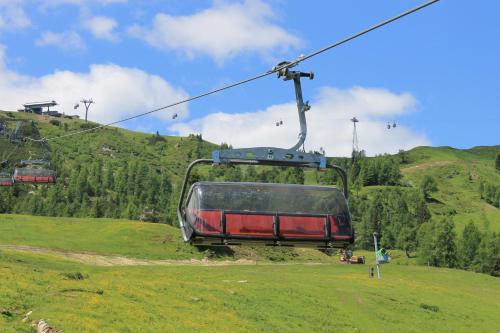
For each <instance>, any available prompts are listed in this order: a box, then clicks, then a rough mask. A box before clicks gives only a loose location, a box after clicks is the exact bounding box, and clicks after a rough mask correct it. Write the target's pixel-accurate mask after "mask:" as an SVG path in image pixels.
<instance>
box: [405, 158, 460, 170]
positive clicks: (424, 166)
mask: <svg viewBox="0 0 500 333" xmlns="http://www.w3.org/2000/svg"><path fill="white" fill-rule="evenodd" d="M448 164H452V161H430V162H424V163H420V164H417V165H413V166H410V167H406V168H404V167H403V168H401V171H402V172H412V171H416V170H420V169H429V168H434V167H438V166H443V165H448Z"/></svg>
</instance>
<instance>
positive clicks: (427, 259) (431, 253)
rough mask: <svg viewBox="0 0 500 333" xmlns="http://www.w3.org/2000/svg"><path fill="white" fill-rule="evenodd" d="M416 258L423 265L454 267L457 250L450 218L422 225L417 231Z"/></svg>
mask: <svg viewBox="0 0 500 333" xmlns="http://www.w3.org/2000/svg"><path fill="white" fill-rule="evenodd" d="M418 258H419V261H420V262H421V263H423V264H425V263H428V264H429V265H431V266H437V267H455V266H456V264H457V249H456V244H455V231H454V224H453V221H452V220H451V218H444V219H442V220H440V221H437V222H436V221H432V222H428V223H424V224H423V225H422V226H421V228H420V230H419V248H418Z"/></svg>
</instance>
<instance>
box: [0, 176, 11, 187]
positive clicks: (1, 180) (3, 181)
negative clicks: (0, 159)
mask: <svg viewBox="0 0 500 333" xmlns="http://www.w3.org/2000/svg"><path fill="white" fill-rule="evenodd" d="M9 186H14V181H13V180H12V176H11V175H10V174H8V173H0V187H9Z"/></svg>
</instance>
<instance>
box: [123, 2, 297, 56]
mask: <svg viewBox="0 0 500 333" xmlns="http://www.w3.org/2000/svg"><path fill="white" fill-rule="evenodd" d="M274 17H275V14H274V13H273V11H272V9H271V7H270V6H268V5H267V4H265V3H264V2H262V1H261V0H246V1H244V2H243V3H230V2H225V1H215V2H214V5H213V6H212V7H211V8H209V9H205V10H203V11H200V12H198V13H195V14H193V15H188V16H171V15H168V14H163V13H160V14H157V15H156V16H155V18H154V20H153V24H152V27H151V28H145V27H141V26H137V25H136V26H132V27H130V28H129V33H130V34H131V35H132V36H135V37H137V38H141V39H143V40H145V41H146V42H148V43H149V44H151V45H152V46H154V47H157V48H160V49H167V50H174V51H179V52H181V53H183V54H184V55H186V56H188V57H194V56H197V55H200V54H204V55H208V56H210V57H212V58H214V59H215V60H216V61H217V62H222V61H224V60H226V59H228V58H231V57H234V56H235V55H237V54H240V53H248V52H257V53H268V52H270V51H272V50H276V49H278V50H281V51H286V50H287V49H289V48H291V47H297V46H299V45H300V44H301V41H300V39H299V38H298V37H296V36H293V35H292V34H290V33H288V32H287V31H286V30H284V29H283V28H281V27H279V26H278V25H276V24H274V23H273V18H274Z"/></svg>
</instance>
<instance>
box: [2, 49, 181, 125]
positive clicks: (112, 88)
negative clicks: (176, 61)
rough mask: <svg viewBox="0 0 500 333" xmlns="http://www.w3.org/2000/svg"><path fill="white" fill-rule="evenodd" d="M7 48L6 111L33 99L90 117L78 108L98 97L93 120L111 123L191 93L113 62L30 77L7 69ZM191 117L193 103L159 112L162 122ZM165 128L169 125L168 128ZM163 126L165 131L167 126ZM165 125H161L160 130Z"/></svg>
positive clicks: (5, 77) (4, 84)
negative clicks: (85, 69)
mask: <svg viewBox="0 0 500 333" xmlns="http://www.w3.org/2000/svg"><path fill="white" fill-rule="evenodd" d="M4 59H5V49H4V48H3V47H2V46H1V45H0V109H1V110H17V109H18V108H19V107H21V105H22V104H24V103H26V102H31V101H45V100H56V101H57V102H58V103H59V106H57V108H56V110H58V111H60V112H65V113H66V114H78V115H80V116H83V115H84V110H83V109H84V108H83V107H80V108H78V109H76V110H74V109H73V106H74V104H75V103H76V102H78V101H79V100H81V99H82V98H93V100H94V101H95V102H96V103H95V104H94V105H92V107H91V110H90V113H89V119H91V120H93V121H98V122H101V123H103V122H111V121H115V120H118V119H122V118H125V117H129V116H132V115H135V114H138V113H141V112H145V111H148V110H150V109H153V108H156V107H158V106H162V105H167V104H171V103H172V102H176V101H178V100H180V99H184V98H186V97H187V94H186V93H185V92H184V91H183V90H181V89H178V88H175V87H173V86H172V85H171V84H170V83H168V82H167V81H165V80H164V79H162V78H161V77H159V76H156V75H151V74H148V73H146V72H144V71H142V70H139V69H134V68H127V67H121V66H117V65H113V64H107V65H92V66H90V70H89V71H88V72H86V73H75V72H71V71H56V72H54V73H52V74H49V75H45V76H42V77H31V76H24V75H21V74H19V73H16V72H13V71H11V70H9V69H8V68H7V67H6V65H5V61H4ZM174 112H176V113H178V114H179V118H182V117H183V116H186V115H187V113H188V108H187V105H186V104H184V105H181V106H179V107H177V108H175V109H174V108H173V109H168V110H165V111H160V112H158V113H154V114H153V115H154V116H155V117H156V118H157V119H158V118H159V119H162V120H170V118H171V115H172V114H173V113H174ZM163 126H164V125H163ZM163 126H161V127H163ZM159 127H160V126H159Z"/></svg>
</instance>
